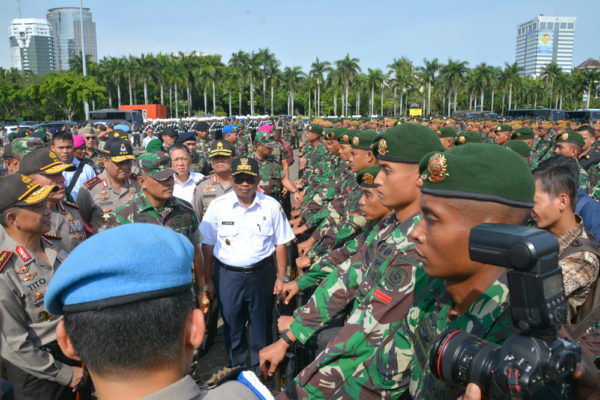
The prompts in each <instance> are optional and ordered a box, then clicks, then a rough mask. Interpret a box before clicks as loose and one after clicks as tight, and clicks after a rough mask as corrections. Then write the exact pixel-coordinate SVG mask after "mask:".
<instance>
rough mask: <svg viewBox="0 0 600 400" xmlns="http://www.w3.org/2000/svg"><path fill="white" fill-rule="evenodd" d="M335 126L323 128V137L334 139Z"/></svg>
mask: <svg viewBox="0 0 600 400" xmlns="http://www.w3.org/2000/svg"><path fill="white" fill-rule="evenodd" d="M336 129H337V128H328V129H325V138H326V139H328V140H335V139H336V137H335V131H336Z"/></svg>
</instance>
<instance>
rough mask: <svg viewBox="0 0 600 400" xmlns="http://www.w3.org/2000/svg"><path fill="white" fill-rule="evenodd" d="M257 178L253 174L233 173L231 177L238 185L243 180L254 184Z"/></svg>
mask: <svg viewBox="0 0 600 400" xmlns="http://www.w3.org/2000/svg"><path fill="white" fill-rule="evenodd" d="M256 181H257V179H256V177H254V176H248V175H244V176H241V175H235V176H234V177H233V182H235V183H236V184H238V185H240V184H242V183H244V182H246V183H248V184H250V185H254V184H255V183H256Z"/></svg>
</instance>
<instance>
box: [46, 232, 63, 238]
mask: <svg viewBox="0 0 600 400" xmlns="http://www.w3.org/2000/svg"><path fill="white" fill-rule="evenodd" d="M42 236H43V237H45V238H47V239H58V240H62V236H60V235H57V234H56V233H52V232H46V233H44V234H42Z"/></svg>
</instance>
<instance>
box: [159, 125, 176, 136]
mask: <svg viewBox="0 0 600 400" xmlns="http://www.w3.org/2000/svg"><path fill="white" fill-rule="evenodd" d="M160 135H161V136H170V137H175V138H176V137H177V136H178V134H177V131H176V130H175V128H173V127H172V126H167V127H166V128H165V129H163V130H162V132H161V133H160Z"/></svg>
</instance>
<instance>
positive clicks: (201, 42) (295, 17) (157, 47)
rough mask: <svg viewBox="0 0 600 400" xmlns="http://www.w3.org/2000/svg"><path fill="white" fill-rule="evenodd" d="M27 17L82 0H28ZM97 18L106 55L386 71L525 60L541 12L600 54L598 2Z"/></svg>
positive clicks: (186, 10) (147, 6) (231, 5)
mask: <svg viewBox="0 0 600 400" xmlns="http://www.w3.org/2000/svg"><path fill="white" fill-rule="evenodd" d="M17 3H18V1H17V0H0V26H4V29H5V30H4V32H5V39H4V40H0V67H3V68H9V67H10V46H9V40H8V27H9V25H10V22H11V20H12V19H13V18H18V7H17ZM20 3H21V10H22V17H23V18H43V19H45V18H46V12H47V10H48V9H49V8H53V7H64V6H79V1H77V0H68V1H66V0H20ZM83 6H84V7H88V8H90V9H91V12H92V18H93V20H94V22H95V23H96V37H97V45H98V58H99V59H101V58H102V57H111V56H112V57H119V56H127V55H130V54H131V55H140V54H142V53H143V54H147V53H154V54H157V53H159V52H162V53H168V52H178V51H180V50H181V51H185V52H188V51H194V50H196V51H201V52H206V53H211V54H219V55H221V56H222V60H223V61H224V62H227V61H228V60H229V58H230V56H231V54H232V53H234V52H237V51H238V50H240V49H241V50H244V51H246V52H250V51H254V50H258V49H259V48H264V47H268V48H269V49H270V50H271V52H273V53H274V54H275V55H276V57H277V59H278V60H280V61H281V65H282V67H284V66H297V65H298V66H301V67H302V68H303V70H304V71H305V72H307V71H308V70H309V69H310V65H311V63H312V62H313V61H314V60H315V58H316V57H319V59H320V60H326V61H335V60H339V59H342V58H344V57H345V56H346V54H350V56H351V57H353V58H358V59H359V60H360V62H359V65H360V66H361V68H362V70H363V71H367V68H381V69H383V70H385V69H386V66H387V65H388V64H390V63H391V62H392V61H393V59H394V58H400V57H402V56H405V57H407V58H409V59H410V60H412V61H413V63H414V64H415V65H422V63H423V59H424V58H427V59H428V60H431V59H432V58H434V57H437V58H438V59H439V60H440V61H441V62H442V63H444V62H447V60H448V58H449V57H450V58H452V59H460V60H466V61H468V62H469V66H470V67H474V66H476V65H477V64H479V63H481V62H486V63H487V64H490V65H496V66H503V65H504V62H509V63H513V62H514V61H515V43H516V33H517V32H516V31H517V29H516V26H517V24H519V23H522V22H525V21H527V20H529V19H531V18H534V17H535V16H537V15H539V14H544V15H547V16H575V17H577V22H576V26H575V49H574V56H573V63H574V65H577V64H579V63H581V62H583V61H584V60H585V59H587V58H589V57H600V24H599V23H598V17H600V1H598V0H568V1H565V0H560V1H556V0H500V1H498V0H483V1H482V0H477V1H476V0H412V1H406V0H370V1H358V0H295V1H292V0H252V1H248V0H246V1H244V0H220V1H201V0H83Z"/></svg>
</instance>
